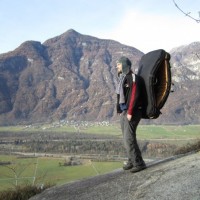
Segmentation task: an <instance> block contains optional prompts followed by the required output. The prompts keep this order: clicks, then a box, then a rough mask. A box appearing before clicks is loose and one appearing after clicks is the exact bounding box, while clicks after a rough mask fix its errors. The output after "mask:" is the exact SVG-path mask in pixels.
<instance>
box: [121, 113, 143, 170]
mask: <svg viewBox="0 0 200 200" xmlns="http://www.w3.org/2000/svg"><path fill="white" fill-rule="evenodd" d="M141 117H142V112H141V110H138V111H136V112H134V115H133V116H132V119H131V121H128V119H127V112H126V111H124V112H123V113H122V114H121V116H120V124H121V129H122V134H123V141H124V146H125V148H126V151H127V156H128V162H129V163H132V164H133V165H134V166H138V165H141V164H144V161H143V158H142V155H141V151H140V149H139V146H138V143H137V139H136V129H137V126H138V124H139V122H140V120H141Z"/></svg>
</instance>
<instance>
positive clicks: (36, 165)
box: [0, 155, 122, 191]
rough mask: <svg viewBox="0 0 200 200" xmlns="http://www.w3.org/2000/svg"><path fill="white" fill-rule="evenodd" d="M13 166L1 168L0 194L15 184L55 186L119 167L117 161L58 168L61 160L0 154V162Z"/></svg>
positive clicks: (86, 162)
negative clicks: (7, 162)
mask: <svg viewBox="0 0 200 200" xmlns="http://www.w3.org/2000/svg"><path fill="white" fill-rule="evenodd" d="M2 161H4V162H6V161H9V162H11V163H12V164H10V165H7V166H4V165H0V191H2V190H5V189H7V188H14V187H15V186H17V185H28V184H29V185H38V186H42V185H44V184H56V185H61V184H64V183H67V182H71V181H75V180H81V179H84V178H86V177H91V176H96V175H99V174H104V173H107V172H110V171H113V170H115V169H118V168H120V167H121V165H122V163H120V162H93V161H91V160H88V161H84V164H83V165H77V166H61V165H60V163H62V162H64V159H63V158H51V157H38V158H37V157H35V158H18V157H17V156H13V155H0V162H2Z"/></svg>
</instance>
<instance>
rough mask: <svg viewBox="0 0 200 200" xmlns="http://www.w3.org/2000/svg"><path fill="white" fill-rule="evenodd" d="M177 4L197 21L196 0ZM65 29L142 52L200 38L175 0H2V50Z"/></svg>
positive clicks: (199, 29)
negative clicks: (109, 40) (116, 42)
mask: <svg viewBox="0 0 200 200" xmlns="http://www.w3.org/2000/svg"><path fill="white" fill-rule="evenodd" d="M175 2H176V3H177V5H178V6H179V7H180V8H181V9H183V10H184V11H185V12H190V15H191V16H193V17H194V18H196V19H200V18H199V11H200V0H192V1H191V0H175ZM69 29H74V30H76V31H77V32H79V33H81V34H86V35H91V36H95V37H98V38H100V39H112V40H116V41H119V42H120V43H122V44H126V45H129V46H133V47H135V48H137V49H139V50H141V51H143V52H144V53H146V52H148V51H151V50H154V49H158V48H163V49H165V50H167V51H170V50H171V49H172V48H174V47H177V46H180V45H185V44H189V43H191V42H195V41H200V23H197V22H195V21H194V20H192V19H190V18H189V17H186V16H184V14H183V13H181V12H180V11H179V10H178V9H177V8H176V7H175V5H174V2H173V0H0V53H5V52H8V51H11V50H14V49H15V48H17V47H18V46H19V45H20V44H21V43H23V42H25V41H27V40H35V41H40V42H41V43H43V42H44V41H46V40H47V39H50V38H53V37H55V36H58V35H60V34H62V33H64V32H66V31H67V30H69Z"/></svg>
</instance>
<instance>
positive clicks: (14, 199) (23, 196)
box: [0, 184, 52, 200]
mask: <svg viewBox="0 0 200 200" xmlns="http://www.w3.org/2000/svg"><path fill="white" fill-rule="evenodd" d="M51 186H52V185H50V184H48V185H46V186H45V187H37V186H31V185H27V186H23V187H22V186H17V187H15V189H7V190H5V191H2V192H0V200H28V199H29V198H30V197H32V196H34V195H36V194H39V193H41V192H42V191H43V190H45V189H47V188H49V187H51Z"/></svg>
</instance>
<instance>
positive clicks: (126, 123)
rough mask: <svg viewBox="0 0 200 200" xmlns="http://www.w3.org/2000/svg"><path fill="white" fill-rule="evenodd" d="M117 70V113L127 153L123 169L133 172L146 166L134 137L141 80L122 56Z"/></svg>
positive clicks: (139, 108) (138, 119)
mask: <svg viewBox="0 0 200 200" xmlns="http://www.w3.org/2000/svg"><path fill="white" fill-rule="evenodd" d="M117 72H118V76H119V82H118V86H117V89H116V93H117V113H118V114H120V124H121V129H122V133H123V141H124V145H125V148H126V151H127V155H128V161H127V163H126V164H125V165H124V166H123V169H124V170H130V171H131V172H132V173H135V172H138V171H141V170H143V169H145V168H146V165H145V162H144V160H143V158H142V155H141V151H140V149H139V146H138V143H137V139H136V129H137V125H138V123H139V122H140V119H141V117H142V107H141V105H142V95H141V91H142V88H141V87H142V82H141V80H140V77H139V76H137V75H135V74H134V73H133V72H132V71H131V61H130V60H129V59H128V58H126V57H124V56H123V57H121V58H120V59H119V60H118V61H117Z"/></svg>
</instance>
